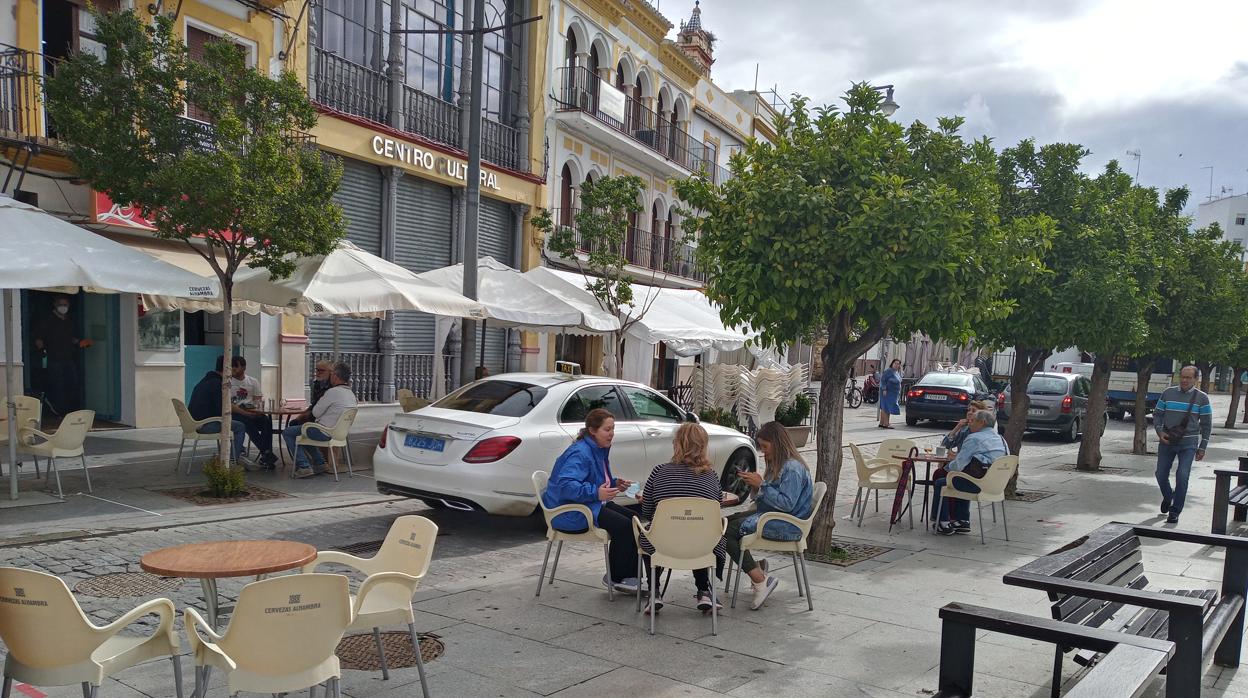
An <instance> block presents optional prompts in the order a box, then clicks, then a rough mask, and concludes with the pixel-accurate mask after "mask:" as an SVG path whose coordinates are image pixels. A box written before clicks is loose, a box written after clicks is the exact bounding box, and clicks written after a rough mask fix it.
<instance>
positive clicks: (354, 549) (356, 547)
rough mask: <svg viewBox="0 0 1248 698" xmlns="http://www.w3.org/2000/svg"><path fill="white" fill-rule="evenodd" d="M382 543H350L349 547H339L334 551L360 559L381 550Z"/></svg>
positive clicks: (374, 541) (376, 541)
mask: <svg viewBox="0 0 1248 698" xmlns="http://www.w3.org/2000/svg"><path fill="white" fill-rule="evenodd" d="M384 542H385V541H380V540H370V541H365V542H363V543H351V544H350V545H340V546H338V547H337V548H334V550H337V551H339V552H343V553H347V554H348V555H355V556H356V557H361V556H364V555H372V554H373V553H375V552H377V551H378V550H381V544H382V543H384Z"/></svg>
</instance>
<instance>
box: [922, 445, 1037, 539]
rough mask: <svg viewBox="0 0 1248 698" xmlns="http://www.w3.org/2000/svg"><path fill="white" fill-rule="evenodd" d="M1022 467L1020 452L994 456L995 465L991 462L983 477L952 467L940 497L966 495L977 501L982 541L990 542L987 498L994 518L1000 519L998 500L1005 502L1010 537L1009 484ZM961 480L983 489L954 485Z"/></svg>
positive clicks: (1006, 522) (953, 497) (963, 497)
mask: <svg viewBox="0 0 1248 698" xmlns="http://www.w3.org/2000/svg"><path fill="white" fill-rule="evenodd" d="M1015 470H1018V456H1001V457H1000V458H998V459H996V460H994V461H993V462H992V465H990V466H988V472H987V473H985V474H984V476H983V477H982V478H973V477H971V476H970V475H967V474H966V473H963V472H959V471H956V470H951V471H949V474H948V475H947V476H946V480H945V486H944V487H942V488H941V489H940V497H941V499H942V500H945V499H965V500H966V501H968V502H975V513H976V518H978V519H979V543H980V545H987V544H988V543H987V541H986V540H985V539H984V516H983V511H984V502H988V503H989V505H990V506H991V508H992V521H993V523H996V521H997V502H1000V503H1001V522H1002V524H1004V526H1005V539H1006V540H1007V541H1008V540H1009V539H1010V522H1009V521H1007V520H1006V518H1005V486H1006V485H1007V484H1009V482H1010V478H1011V477H1014V471H1015ZM958 480H966V481H967V482H969V483H971V484H973V485H975V486H977V487H979V492H963V491H962V490H958V489H954V487H953V483H955V482H957V481H958ZM945 506H946V504H945V502H944V501H942V502H941V509H943V508H944V507H945Z"/></svg>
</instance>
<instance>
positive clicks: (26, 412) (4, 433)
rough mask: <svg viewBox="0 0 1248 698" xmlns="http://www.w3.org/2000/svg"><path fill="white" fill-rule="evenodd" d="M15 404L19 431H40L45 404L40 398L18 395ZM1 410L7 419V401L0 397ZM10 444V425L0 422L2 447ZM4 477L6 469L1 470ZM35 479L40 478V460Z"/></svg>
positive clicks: (37, 464)
mask: <svg viewBox="0 0 1248 698" xmlns="http://www.w3.org/2000/svg"><path fill="white" fill-rule="evenodd" d="M13 402H14V403H15V405H16V407H17V431H19V432H20V431H21V430H22V429H23V428H25V427H30V428H32V429H38V428H39V426H40V425H42V424H43V403H42V402H40V401H39V398H34V397H31V396H29V395H18V396H17V397H15V398H13ZM0 410H3V411H5V415H4V417H5V419H7V418H8V414H7V411H8V404H7V399H6V398H4V397H0ZM8 443H9V428H8V425H7V424H5V423H4V421H2V420H0V446H6V445H8ZM18 465H21V461H18ZM9 467H13V464H12V463H10V464H9ZM3 475H4V468H0V476H3ZM35 477H36V478H38V477H39V461H38V460H36V461H35Z"/></svg>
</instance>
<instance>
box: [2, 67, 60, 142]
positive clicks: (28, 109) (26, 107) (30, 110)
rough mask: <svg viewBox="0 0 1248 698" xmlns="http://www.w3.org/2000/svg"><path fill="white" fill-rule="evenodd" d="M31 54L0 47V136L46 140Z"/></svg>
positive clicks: (37, 78) (41, 101) (46, 134)
mask: <svg viewBox="0 0 1248 698" xmlns="http://www.w3.org/2000/svg"><path fill="white" fill-rule="evenodd" d="M41 60H42V56H40V55H39V54H38V53H35V52H34V51H27V50H25V49H20V48H16V47H13V46H8V45H5V44H0V136H4V137H7V138H12V139H17V140H35V141H45V142H46V141H48V140H49V136H48V133H47V130H46V128H45V119H44V115H43V100H42V94H41V92H40V90H39V72H40V71H39V62H40V61H41Z"/></svg>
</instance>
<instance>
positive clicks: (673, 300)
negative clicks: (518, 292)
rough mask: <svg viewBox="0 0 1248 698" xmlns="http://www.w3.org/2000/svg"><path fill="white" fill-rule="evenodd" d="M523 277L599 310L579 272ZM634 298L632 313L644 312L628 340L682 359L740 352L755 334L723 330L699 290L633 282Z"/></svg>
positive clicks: (531, 273) (542, 269) (540, 272)
mask: <svg viewBox="0 0 1248 698" xmlns="http://www.w3.org/2000/svg"><path fill="white" fill-rule="evenodd" d="M525 275H526V276H532V277H533V278H534V279H536V280H538V281H539V282H540V283H542V284H544V285H546V286H547V288H549V289H552V292H555V293H560V294H564V295H567V296H570V297H573V298H577V299H579V302H580V303H582V304H587V305H592V307H595V308H597V307H598V303H597V301H596V300H594V298H593V296H591V295H590V293H589V291H587V290H585V277H584V276H583V275H581V274H579V273H576V272H570V271H563V270H560V269H550V268H547V267H539V268H536V269H530V270H529V271H527V272H525ZM633 295H634V304H633V312H635V313H641V312H642V311H645V314H644V315H642V317H641V319H640V320H638V321H637V322H636V323H634V324H633V325H632V326H631V327H630V328H629V329H628V333H627V337H630V338H633V339H638V340H640V341H642V342H643V343H646V344H658V343H660V342H663V343H665V344H667V346H668V348H669V349H672V350H673V351H675V352H676V353H678V354H680V355H682V356H693V355H694V354H700V353H702V352H704V351H706V350H707V349H718V350H720V351H732V350H735V349H740V348H742V347H744V346H745V344H746V342H747V341H749V340H750V338H751V337H753V336H754V335H755V333H753V332H749V331H746V330H740V329H732V328H728V327H725V326H724V323H723V321H721V320H720V319H719V311H718V310H717V309H716V308H715V305H714V304H712V303H711V301H710V299H708V298H707V297H706V295H705V294H704V293H702V292H701V291H697V290H693V289H674V288H660V287H657V286H645V285H642V284H637V283H634V284H633Z"/></svg>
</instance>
